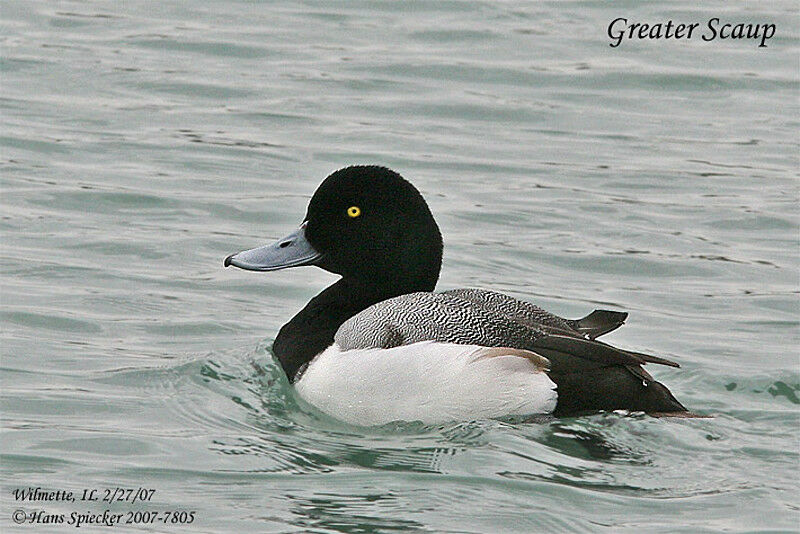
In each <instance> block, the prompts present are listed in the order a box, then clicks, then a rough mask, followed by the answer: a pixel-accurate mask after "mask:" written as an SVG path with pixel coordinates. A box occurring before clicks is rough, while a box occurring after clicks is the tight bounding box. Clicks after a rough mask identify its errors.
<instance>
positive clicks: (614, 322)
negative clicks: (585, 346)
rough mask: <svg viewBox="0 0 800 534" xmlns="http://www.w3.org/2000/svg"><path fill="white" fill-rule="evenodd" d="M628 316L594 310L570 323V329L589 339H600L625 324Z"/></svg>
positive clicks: (621, 313)
mask: <svg viewBox="0 0 800 534" xmlns="http://www.w3.org/2000/svg"><path fill="white" fill-rule="evenodd" d="M627 318H628V314H627V313H625V312H615V311H609V310H595V311H593V312H592V313H590V314H589V315H587V316H586V317H584V318H582V319H576V320H574V321H570V322H571V323H572V324H571V325H570V326H572V328H574V329H575V330H577V331H578V332H580V333H581V334H585V335H587V336H589V339H594V338H596V337H600V336H602V335H603V334H607V333H609V332H611V331H612V330H616V329H617V328H619V327H620V326H622V325H623V324H624V323H625V319H627Z"/></svg>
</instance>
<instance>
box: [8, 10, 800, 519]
mask: <svg viewBox="0 0 800 534" xmlns="http://www.w3.org/2000/svg"><path fill="white" fill-rule="evenodd" d="M618 16H625V17H628V18H630V19H631V20H632V21H633V20H635V21H644V22H648V21H649V22H654V21H659V20H662V21H663V20H666V19H669V18H672V19H675V20H676V21H686V22H691V21H705V20H708V19H709V18H711V17H721V18H724V19H728V20H732V21H735V22H738V21H749V22H758V23H766V22H772V23H776V24H777V33H776V36H775V37H774V38H773V39H772V40H771V41H770V42H769V46H768V47H767V48H761V49H759V48H757V46H756V45H755V44H753V43H750V42H735V41H730V40H729V41H719V40H717V41H714V42H708V43H707V42H702V41H697V40H693V41H683V42H675V41H664V40H662V41H639V42H637V41H628V42H625V43H623V45H622V46H621V47H619V48H616V49H612V48H611V47H609V46H608V42H609V40H608V38H607V37H606V34H605V32H606V27H607V25H608V23H609V22H610V21H611V20H612V19H613V18H615V17H618ZM0 18H1V19H2V21H1V22H0V27H2V32H0V36H1V37H0V39H1V40H2V62H1V63H0V73H1V74H0V76H2V77H1V78H0V83H1V84H2V95H1V96H2V102H1V103H2V121H3V133H2V137H0V160H1V163H2V199H1V200H2V221H1V222H0V228H1V229H2V255H3V269H2V320H3V323H2V324H3V326H2V465H1V467H2V496H1V497H0V502H1V503H2V506H1V507H0V529H2V530H3V532H24V531H28V532H39V533H41V532H63V531H66V530H67V529H68V528H73V527H68V526H65V525H61V526H52V525H42V524H40V525H24V526H15V525H14V523H13V522H12V512H13V511H14V510H15V509H18V508H19V509H23V510H24V511H25V512H26V513H29V512H31V511H35V510H38V509H45V510H46V511H47V512H48V513H54V514H56V513H63V514H67V515H68V514H69V513H70V512H71V511H73V510H77V511H79V512H81V513H85V512H87V511H92V512H102V511H103V510H104V509H106V508H110V509H112V510H115V511H118V512H120V513H123V512H128V511H132V510H151V511H166V510H172V511H175V510H193V511H196V520H195V521H194V523H193V524H192V525H191V526H186V525H183V526H182V525H175V524H166V525H165V524H162V523H156V524H150V525H138V526H131V525H125V526H123V527H121V528H122V529H123V530H125V531H138V530H141V531H148V532H209V533H212V532H213V533H222V532H237V531H238V532H358V533H361V532H397V531H410V532H493V533H501V532H562V531H569V532H641V531H648V532H649V531H653V532H665V533H674V532H706V531H708V532H718V531H726V532H755V531H764V532H765V531H770V532H779V531H794V530H796V529H797V528H798V527H797V526H798V521H799V520H800V512H799V510H800V498H798V490H797V480H798V475H797V473H798V467H800V466H799V465H798V448H799V447H800V417H798V415H799V413H800V412H799V410H798V408H799V406H798V404H800V400H798V395H800V370H799V367H800V366H799V363H800V362H798V345H799V341H800V340H799V338H800V335H799V334H800V330H799V329H798V317H799V314H798V312H800V309H799V306H798V302H799V301H798V286H799V285H800V282H799V279H798V275H799V273H800V268H799V267H798V252H799V251H800V244H799V242H798V240H799V235H800V234H799V233H798V228H799V226H798V182H797V170H798V145H799V144H800V143H798V125H799V124H798V123H799V122H800V121H798V117H799V116H800V115H799V114H798V50H800V48H798V28H799V27H800V25H798V11H797V5H796V3H795V2H774V3H770V4H769V5H764V6H758V7H756V6H755V5H750V4H748V6H747V7H746V8H745V7H737V6H733V5H730V4H729V3H727V2H719V1H714V2H704V3H702V5H701V6H700V5H697V4H695V3H689V2H685V3H684V2H674V3H670V4H669V5H668V6H661V5H660V4H658V3H650V2H647V3H644V2H614V3H613V4H612V3H607V2H594V3H593V2H542V3H524V4H513V3H480V2H414V3H400V2H397V3H388V2H378V3H371V2H347V3H344V2H342V3H326V2H314V1H310V2H304V3H301V4H294V3H269V4H262V3H251V2H230V1H226V2H214V1H210V0H203V1H201V2H192V3H188V2H184V3H179V2H158V3H155V2H141V3H118V2H111V1H108V0H97V1H93V2H77V1H75V2H72V1H64V2H34V1H25V2H12V1H8V2H3V4H2V6H0ZM355 163H380V164H384V165H388V166H390V167H392V168H394V169H396V170H398V171H399V172H401V173H402V174H403V175H405V176H406V177H407V178H409V179H410V180H411V181H412V182H414V183H415V184H416V185H417V186H418V187H419V188H420V189H421V190H422V192H423V194H424V195H425V196H426V197H427V199H428V200H429V203H430V205H431V208H432V210H433V211H434V213H435V215H436V217H437V220H438V221H439V223H440V225H441V227H442V231H443V234H444V236H445V247H446V248H445V260H444V269H443V273H442V278H441V281H440V286H439V287H440V288H452V287H463V286H473V287H475V286H477V287H485V288H492V289H496V290H500V291H504V292H507V293H509V294H512V295H514V296H517V297H520V298H524V299H528V300H531V301H534V302H536V303H537V304H539V305H541V306H544V307H546V308H548V309H550V310H551V311H553V312H556V313H559V314H561V315H565V316H571V317H577V316H581V315H584V314H585V313H587V312H589V311H591V310H592V309H594V308H596V307H603V308H610V309H620V310H627V311H629V312H631V317H630V319H629V321H628V324H627V325H626V326H625V327H624V328H622V329H621V330H619V331H618V332H615V333H613V334H611V335H610V336H609V338H608V339H609V340H610V341H611V342H612V343H615V344H617V345H619V346H622V347H626V348H631V349H635V350H640V351H644V352H650V353H654V354H659V355H662V356H665V357H668V358H671V359H675V360H678V361H680V362H681V364H682V366H683V367H682V368H681V369H670V368H656V369H651V371H652V372H653V373H654V374H655V375H656V377H657V378H658V379H660V380H662V381H664V382H665V383H666V384H668V385H669V386H670V388H671V389H672V391H673V392H674V393H675V394H676V396H677V397H678V398H679V399H681V400H682V401H683V402H684V403H685V404H686V405H687V406H689V407H691V408H692V409H694V410H696V411H698V412H701V413H705V414H713V415H714V416H715V417H714V418H713V419H694V420H663V419H662V420H659V419H653V418H649V417H645V416H637V415H632V416H624V415H620V414H605V415H597V416H593V417H582V418H575V419H564V420H559V421H556V422H551V423H543V424H511V423H509V422H497V421H475V422H463V423H454V424H450V425H443V426H436V427H424V426H419V425H415V424H402V425H401V424H398V425H391V426H390V427H389V428H380V429H359V428H354V427H348V426H345V425H342V424H340V423H337V422H335V421H332V420H329V419H327V418H325V417H323V416H321V415H320V414H319V413H317V412H316V411H315V410H313V409H312V408H309V407H308V406H304V405H303V404H302V403H301V402H299V401H298V400H297V399H296V397H295V395H294V393H293V391H292V389H291V388H290V387H289V385H288V384H287V382H286V380H285V378H284V377H283V376H282V375H281V372H280V371H279V369H278V368H277V366H276V364H275V363H274V361H273V360H272V358H271V355H270V352H269V346H270V344H271V342H272V340H273V339H274V336H275V333H276V332H277V330H278V329H279V327H280V326H281V325H282V324H283V323H284V322H285V321H287V320H288V319H289V318H290V317H291V316H292V315H293V314H294V313H296V311H297V310H298V309H299V308H301V307H302V306H303V305H304V304H305V302H306V301H307V300H308V299H309V298H311V297H312V296H313V295H314V294H316V293H317V292H318V291H320V290H321V289H322V288H323V287H325V286H326V285H327V284H329V283H330V282H331V281H332V280H334V279H335V278H334V277H333V276H331V275H329V274H326V273H323V272H321V271H318V270H314V269H310V268H305V269H297V270H294V271H285V272H281V273H271V274H257V273H247V272H243V271H238V270H237V271H233V270H224V269H223V268H222V259H223V258H224V257H225V255H227V254H228V253H230V252H234V251H237V250H240V249H243V248H249V247H251V246H254V245H257V244H260V243H263V242H266V241H267V240H269V239H273V238H276V237H279V236H281V235H283V234H284V233H286V231H287V230H289V229H291V228H293V227H294V226H295V225H296V224H297V223H298V222H299V221H300V219H301V217H302V214H303V213H304V210H305V205H306V203H307V201H308V198H309V197H310V194H311V193H312V192H313V190H314V189H315V187H316V185H317V184H318V183H319V182H320V181H321V180H322V179H323V178H324V177H325V176H326V175H327V174H328V173H329V172H331V171H333V170H335V169H337V168H339V167H342V166H345V165H348V164H355ZM254 364H255V365H254ZM259 368H260V369H263V370H264V372H265V374H262V373H260V372H259V370H258V369H259ZM36 486H42V487H43V488H45V489H50V490H56V489H64V490H70V491H75V492H81V491H82V490H83V489H84V488H98V489H103V488H115V487H123V488H138V487H143V488H154V489H155V490H156V493H155V495H154V496H153V499H152V502H148V503H146V504H145V503H136V504H135V505H133V504H130V503H124V502H123V503H114V504H111V505H108V504H104V503H102V502H96V503H95V502H80V503H33V504H30V503H26V504H21V503H19V502H16V501H15V500H14V496H13V495H12V493H11V492H12V491H13V490H14V489H17V488H27V487H36ZM81 528H82V531H87V532H95V531H97V532H100V531H102V532H109V531H111V530H113V529H109V528H107V527H105V528H103V527H92V526H88V527H81ZM117 528H120V527H117Z"/></svg>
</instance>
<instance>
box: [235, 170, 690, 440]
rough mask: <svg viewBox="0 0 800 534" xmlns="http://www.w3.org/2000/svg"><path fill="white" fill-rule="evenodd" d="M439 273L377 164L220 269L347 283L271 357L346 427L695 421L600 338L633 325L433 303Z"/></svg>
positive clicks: (430, 232)
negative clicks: (630, 414) (310, 275)
mask: <svg viewBox="0 0 800 534" xmlns="http://www.w3.org/2000/svg"><path fill="white" fill-rule="evenodd" d="M441 263H442V237H441V234H440V232H439V227H438V226H437V225H436V222H435V221H434V219H433V215H431V212H430V209H429V208H428V205H427V203H426V202H425V200H424V199H423V198H422V195H420V193H419V191H417V189H416V188H415V187H414V186H413V185H411V184H410V183H409V182H407V181H406V180H405V179H403V178H402V177H401V176H400V175H399V174H397V173H396V172H394V171H392V170H390V169H387V168H385V167H379V166H353V167H347V168H344V169H340V170H338V171H336V172H334V173H333V174H331V175H330V176H328V177H327V178H326V179H325V180H324V181H323V182H322V184H321V185H320V186H319V188H318V189H317V191H316V192H315V193H314V196H313V197H312V198H311V201H310V203H309V205H308V211H307V213H306V216H305V219H304V220H303V222H302V224H301V225H300V227H299V228H298V229H297V230H296V231H294V232H293V233H291V234H289V235H288V236H286V237H285V238H283V239H280V240H278V241H277V242H275V243H274V244H271V245H267V246H263V247H259V248H255V249H251V250H246V251H243V252H239V253H237V254H232V255H230V256H228V257H227V258H225V266H226V267H227V266H229V265H234V266H236V267H239V268H242V269H248V270H252V271H274V270H278V269H285V268H287V267H297V266H300V265H316V266H317V267H321V268H322V269H325V270H326V271H330V272H332V273H336V274H339V275H341V276H342V278H341V279H340V280H339V281H337V282H336V283H334V284H333V285H331V286H330V287H328V288H327V289H325V290H324V291H322V292H321V293H320V294H319V295H317V296H316V297H314V298H313V299H311V301H310V302H309V303H308V304H307V305H306V307H305V308H303V309H302V310H301V311H300V312H299V313H298V314H297V315H295V316H294V317H293V318H292V320H291V321H289V322H288V323H286V324H285V325H284V326H283V327H282V328H281V329H280V332H278V336H277V338H276V339H275V343H274V344H273V353H274V354H275V356H276V357H277V359H278V361H279V362H280V364H281V366H282V367H283V370H284V371H285V372H286V375H287V376H288V377H289V379H290V380H291V381H292V382H294V384H295V387H296V388H297V391H298V393H299V394H300V396H301V397H303V398H304V399H306V400H307V401H308V402H310V403H311V404H313V405H315V406H316V407H317V408H319V409H320V410H322V411H323V412H326V413H328V414H329V415H331V416H333V417H335V418H338V419H341V420H343V421H346V422H349V423H354V424H359V425H376V424H383V423H388V422H391V421H395V420H406V421H413V420H419V421H422V422H425V423H439V422H445V421H451V420H464V419H475V418H493V417H503V416H513V415H533V414H552V415H555V416H567V415H577V414H583V413H590V412H597V411H601V410H618V409H623V410H632V411H642V412H648V413H675V414H676V415H679V414H687V415H688V412H686V408H684V407H683V405H681V403H680V402H678V401H677V400H676V399H675V397H673V396H672V394H671V393H670V391H669V390H668V389H667V388H666V387H665V386H663V385H662V384H661V383H659V382H657V381H655V380H654V379H653V377H652V376H650V374H648V373H647V371H645V370H644V369H643V368H642V365H643V364H645V363H659V364H664V365H670V366H672V367H678V364H676V363H674V362H671V361H669V360H665V359H663V358H658V357H655V356H649V355H646V354H640V353H637V352H630V351H626V350H622V349H618V348H615V347H612V346H611V345H608V344H606V343H603V342H601V341H597V340H596V338H597V337H599V336H601V335H603V334H605V333H607V332H610V331H611V330H614V329H615V328H617V327H619V326H620V325H622V323H623V322H624V321H625V318H626V317H627V313H622V312H614V311H605V310H596V311H594V312H592V313H590V314H589V315H587V316H586V317H584V318H582V319H577V320H569V319H563V318H561V317H558V316H556V315H553V314H551V313H549V312H547V311H545V310H543V309H541V308H539V307H538V306H535V305H533V304H530V303H528V302H524V301H521V300H517V299H515V298H512V297H509V296H507V295H503V294H501V293H495V292H493V291H486V290H481V289H454V290H449V291H443V292H440V293H434V292H433V290H434V287H435V286H436V281H437V279H438V278H439V271H440V269H441Z"/></svg>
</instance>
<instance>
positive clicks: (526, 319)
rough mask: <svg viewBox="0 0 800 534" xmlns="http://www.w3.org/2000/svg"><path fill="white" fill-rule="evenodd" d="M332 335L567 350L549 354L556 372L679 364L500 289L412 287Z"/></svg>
mask: <svg viewBox="0 0 800 534" xmlns="http://www.w3.org/2000/svg"><path fill="white" fill-rule="evenodd" d="M589 317H591V316H589ZM580 321H582V319H581V320H579V321H578V322H580ZM334 339H335V342H336V344H337V345H338V346H339V347H340V348H341V349H342V350H352V349H367V348H391V347H397V346H401V345H408V344H411V343H418V342H420V341H441V342H446V343H456V344H463V345H479V346H484V347H512V348H517V349H524V350H530V351H533V352H536V351H537V349H542V350H546V351H547V352H548V353H550V354H563V355H566V359H565V358H555V359H554V358H552V357H551V360H555V361H553V371H556V372H562V371H563V370H565V369H569V370H570V371H574V370H576V369H581V368H594V367H600V366H609V365H611V366H613V365H621V366H637V367H638V366H639V365H642V364H645V363H660V364H664V365H671V366H674V367H677V366H678V364H676V363H674V362H671V361H669V360H665V359H663V358H658V357H656V356H649V355H646V354H640V353H636V352H630V351H625V350H622V349H618V348H616V347H612V346H611V345H608V344H606V343H603V342H601V341H596V340H593V339H589V338H587V337H584V336H583V333H582V332H581V331H580V330H576V329H575V328H572V327H571V326H570V324H569V322H568V321H567V320H566V319H563V318H561V317H558V316H556V315H553V314H550V313H548V312H546V311H544V310H542V309H541V308H538V307H537V306H534V305H532V304H528V303H525V302H522V301H519V300H516V299H514V298H512V297H508V296H506V295H503V294H501V293H494V292H490V291H482V290H454V291H446V292H444V293H410V294H407V295H402V296H399V297H395V298H392V299H388V300H385V301H383V302H379V303H377V304H374V305H373V306H370V307H369V308H367V309H366V310H364V311H362V312H361V313H359V314H357V315H355V316H354V317H352V318H350V319H349V320H347V321H346V322H345V323H344V324H342V326H341V327H340V328H339V330H338V331H337V332H336V336H335V338H334Z"/></svg>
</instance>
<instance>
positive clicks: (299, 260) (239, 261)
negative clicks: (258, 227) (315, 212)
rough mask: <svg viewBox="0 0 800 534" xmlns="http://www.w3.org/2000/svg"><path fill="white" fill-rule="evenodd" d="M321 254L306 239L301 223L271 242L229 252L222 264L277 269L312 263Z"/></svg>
mask: <svg viewBox="0 0 800 534" xmlns="http://www.w3.org/2000/svg"><path fill="white" fill-rule="evenodd" d="M321 256H322V254H321V253H320V252H318V251H317V250H315V249H314V247H312V246H311V243H309V242H308V240H307V239H306V223H303V224H301V225H300V228H298V229H297V230H295V231H294V232H292V233H291V234H289V235H287V236H286V237H284V238H282V239H278V240H277V241H275V242H274V243H272V244H269V245H264V246H263V247H258V248H252V249H250V250H243V251H241V252H237V253H236V254H231V255H230V256H228V257H227V258H225V262H224V265H225V267H228V266H231V265H233V266H234V267H239V268H240V269H246V270H248V271H277V270H279V269H287V268H289V267H299V266H301V265H313V264H314V262H316V261H317V260H318V259H319V258H320V257H321Z"/></svg>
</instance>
